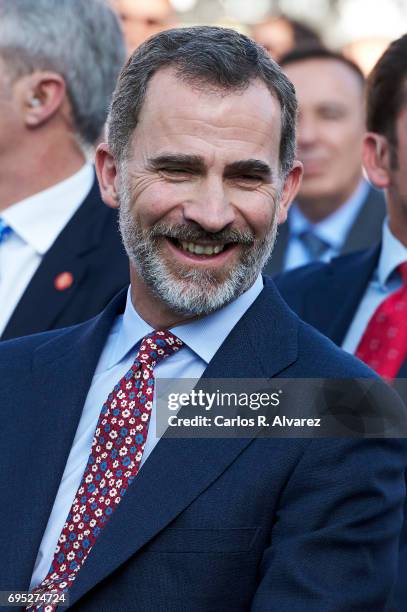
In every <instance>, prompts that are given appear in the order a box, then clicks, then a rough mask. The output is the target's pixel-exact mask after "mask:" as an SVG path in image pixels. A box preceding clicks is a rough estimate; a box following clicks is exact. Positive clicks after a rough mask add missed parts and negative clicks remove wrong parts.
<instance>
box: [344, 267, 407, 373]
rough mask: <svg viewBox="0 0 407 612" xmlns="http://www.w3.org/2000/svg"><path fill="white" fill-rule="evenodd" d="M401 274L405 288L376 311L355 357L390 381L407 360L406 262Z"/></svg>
mask: <svg viewBox="0 0 407 612" xmlns="http://www.w3.org/2000/svg"><path fill="white" fill-rule="evenodd" d="M398 271H399V272H400V275H401V278H402V279H403V286H402V287H401V288H400V289H399V290H398V291H395V292H394V293H392V294H391V295H390V296H389V297H388V298H386V299H385V300H384V302H382V303H381V304H380V306H379V307H378V308H377V310H376V312H375V313H374V314H373V316H372V318H371V319H370V321H369V323H368V326H367V327H366V330H365V333H364V334H363V336H362V338H361V340H360V342H359V345H358V347H357V349H356V353H355V355H356V357H359V359H361V360H362V361H364V362H365V363H366V364H367V365H368V366H370V367H371V368H372V369H373V370H375V371H376V372H377V373H378V374H380V376H382V377H383V378H385V379H386V380H388V381H391V380H393V379H394V378H395V377H396V376H397V374H398V372H399V370H400V368H401V366H402V365H403V363H404V361H405V359H406V358H407V262H404V263H403V264H401V265H400V266H399V267H398Z"/></svg>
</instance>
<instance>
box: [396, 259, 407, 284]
mask: <svg viewBox="0 0 407 612" xmlns="http://www.w3.org/2000/svg"><path fill="white" fill-rule="evenodd" d="M398 271H399V272H400V275H401V278H402V279H403V285H407V261H404V262H403V263H402V264H400V265H399V267H398Z"/></svg>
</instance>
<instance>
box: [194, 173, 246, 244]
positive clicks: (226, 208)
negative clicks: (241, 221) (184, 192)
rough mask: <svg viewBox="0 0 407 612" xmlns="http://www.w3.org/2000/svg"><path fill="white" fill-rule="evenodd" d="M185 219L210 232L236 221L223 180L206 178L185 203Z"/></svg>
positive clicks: (219, 229)
mask: <svg viewBox="0 0 407 612" xmlns="http://www.w3.org/2000/svg"><path fill="white" fill-rule="evenodd" d="M184 219H185V220H186V221H192V222H194V223H197V224H198V225H200V226H201V227H202V229H204V230H206V231H207V232H210V233H215V232H220V231H221V230H223V229H225V228H227V227H228V226H231V225H232V224H233V222H234V221H235V208H234V206H233V203H232V201H231V200H230V194H228V190H227V189H226V188H225V186H224V184H223V181H221V180H216V179H209V178H206V179H204V180H203V181H202V182H201V183H200V185H199V186H197V188H196V191H195V193H194V195H193V197H191V198H190V199H189V200H188V201H187V202H186V203H185V204H184Z"/></svg>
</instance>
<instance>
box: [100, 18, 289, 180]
mask: <svg viewBox="0 0 407 612" xmlns="http://www.w3.org/2000/svg"><path fill="white" fill-rule="evenodd" d="M165 67H174V68H175V70H176V74H177V76H178V77H179V78H180V79H182V80H183V81H185V82H188V83H191V84H192V85H193V86H198V87H200V86H201V87H202V86H205V85H210V86H212V87H214V88H215V89H219V90H224V91H226V92H227V91H228V90H230V91H237V90H244V89H246V88H247V87H248V86H249V85H250V84H251V83H252V82H253V81H254V80H255V79H259V80H261V81H262V82H263V83H264V84H265V85H266V86H267V88H268V89H269V91H270V93H271V94H272V95H273V96H274V97H275V98H277V100H278V101H279V103H280V107H281V140H280V169H281V172H282V173H283V174H284V175H285V174H287V173H288V172H289V171H290V170H291V168H292V165H293V162H294V158H295V129H296V114H297V100H296V97H295V90H294V86H293V85H292V83H291V81H289V80H288V78H287V77H286V76H285V75H284V73H283V72H282V70H281V69H280V67H279V66H278V65H277V64H276V63H275V62H274V61H273V60H272V59H271V58H270V57H269V56H268V55H267V53H266V51H265V50H264V49H263V47H260V46H259V45H257V44H256V43H255V42H254V41H253V40H251V39H250V38H248V37H247V36H244V35H243V34H239V33H238V32H235V31H234V30H230V29H227V28H220V27H212V26H197V27H191V28H178V29H173V30H167V31H165V32H161V33H160V34H157V35H156V36H153V37H152V38H150V39H149V40H147V41H146V42H145V43H143V44H142V45H141V46H140V47H139V48H138V49H136V51H135V52H134V53H133V55H132V56H131V57H130V59H129V60H128V62H127V64H126V66H125V67H124V68H123V70H122V72H121V74H120V77H119V80H118V82H117V86H116V90H115V92H114V94H113V98H112V104H111V108H110V113H109V118H108V144H109V148H110V150H111V152H112V154H113V155H114V157H115V158H116V160H117V161H118V162H119V163H120V162H121V161H124V160H125V159H126V157H127V155H128V153H129V151H128V148H129V146H128V145H129V143H130V139H131V136H132V134H133V131H134V129H135V128H136V126H137V122H138V118H139V115H140V111H141V108H142V106H143V102H144V99H145V96H146V91H147V86H148V83H149V80H150V79H151V77H152V76H153V75H154V73H156V72H157V71H158V70H159V69H161V68H165ZM255 112H256V109H253V113H255ZM247 121H248V125H250V117H248V118H247Z"/></svg>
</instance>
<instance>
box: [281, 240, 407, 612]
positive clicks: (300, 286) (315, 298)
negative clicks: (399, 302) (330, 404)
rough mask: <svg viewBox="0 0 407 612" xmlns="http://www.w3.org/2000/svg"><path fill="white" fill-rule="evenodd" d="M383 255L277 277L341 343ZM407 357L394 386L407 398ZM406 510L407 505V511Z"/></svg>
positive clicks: (406, 535) (299, 308)
mask: <svg viewBox="0 0 407 612" xmlns="http://www.w3.org/2000/svg"><path fill="white" fill-rule="evenodd" d="M379 256H380V245H378V246H377V247H374V248H371V249H368V250H366V251H361V252H358V253H352V254H350V255H345V256H343V257H338V258H336V259H333V260H332V261H331V263H329V264H319V263H318V264H311V265H309V266H303V267H301V268H297V269H295V270H292V271H290V272H286V273H285V274H281V275H279V276H278V277H276V278H275V282H276V284H277V287H278V288H279V290H280V293H281V295H282V296H283V297H284V299H285V300H286V301H287V303H288V304H289V305H290V307H291V308H292V309H293V310H294V311H295V312H296V313H297V314H298V315H299V316H300V317H301V318H302V319H303V320H304V321H307V323H310V324H311V325H313V326H314V327H315V328H317V329H318V330H319V331H321V332H322V333H323V334H325V335H326V336H328V338H331V340H333V341H334V342H335V343H336V344H338V345H339V346H340V345H341V344H342V342H343V340H344V339H345V336H346V333H347V331H348V329H349V327H350V325H351V323H352V320H353V318H354V316H355V314H356V311H357V309H358V307H359V304H360V301H361V299H362V298H363V296H364V294H365V291H366V289H367V288H368V285H369V283H370V280H371V278H372V275H373V273H374V271H375V269H376V266H377V264H378V261H379ZM406 379H407V360H406V361H405V362H404V364H403V365H402V367H401V370H400V372H399V374H398V377H397V380H396V381H395V384H394V386H395V387H396V389H397V390H398V391H399V393H400V395H401V396H402V397H403V399H404V401H406V398H407V384H406V383H407V381H406ZM406 511H407V505H406V509H405V512H406ZM395 602H396V606H397V610H399V611H400V612H404V611H405V610H407V521H405V523H404V527H403V532H402V535H401V539H400V562H399V579H398V581H397V586H396V591H395Z"/></svg>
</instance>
